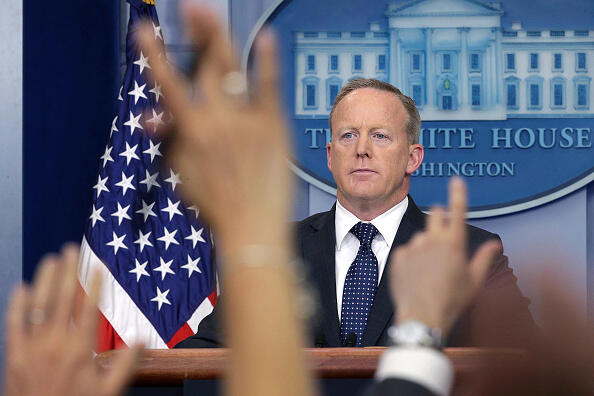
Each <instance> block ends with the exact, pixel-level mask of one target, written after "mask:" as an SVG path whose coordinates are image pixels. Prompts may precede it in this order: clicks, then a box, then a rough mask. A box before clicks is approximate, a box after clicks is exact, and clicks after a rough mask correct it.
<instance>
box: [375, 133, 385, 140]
mask: <svg viewBox="0 0 594 396" xmlns="http://www.w3.org/2000/svg"><path fill="white" fill-rule="evenodd" d="M375 137H376V138H378V139H385V138H387V136H386V135H384V134H383V133H376V134H375Z"/></svg>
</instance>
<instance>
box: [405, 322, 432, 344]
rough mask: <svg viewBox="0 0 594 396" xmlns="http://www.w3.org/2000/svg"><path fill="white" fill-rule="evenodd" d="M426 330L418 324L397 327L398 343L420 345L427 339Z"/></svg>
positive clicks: (408, 323)
mask: <svg viewBox="0 0 594 396" xmlns="http://www.w3.org/2000/svg"><path fill="white" fill-rule="evenodd" d="M427 330H428V329H427V328H426V327H425V326H424V325H422V324H420V323H416V322H407V323H403V324H402V326H398V338H399V341H400V342H402V343H404V344H415V343H421V342H422V341H424V340H425V339H426V338H427V335H428V334H427V333H428V332H427Z"/></svg>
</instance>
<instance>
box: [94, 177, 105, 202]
mask: <svg viewBox="0 0 594 396" xmlns="http://www.w3.org/2000/svg"><path fill="white" fill-rule="evenodd" d="M107 178H108V176H105V179H102V178H101V175H99V176H97V184H95V185H94V186H93V188H94V189H95V190H97V198H99V194H101V191H107V192H109V189H108V188H107V187H105V183H107Z"/></svg>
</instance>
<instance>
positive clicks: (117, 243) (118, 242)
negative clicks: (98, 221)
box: [107, 231, 128, 254]
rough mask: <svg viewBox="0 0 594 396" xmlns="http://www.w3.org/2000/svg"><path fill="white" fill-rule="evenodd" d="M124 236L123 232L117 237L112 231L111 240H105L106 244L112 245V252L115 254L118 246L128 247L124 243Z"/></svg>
mask: <svg viewBox="0 0 594 396" xmlns="http://www.w3.org/2000/svg"><path fill="white" fill-rule="evenodd" d="M124 238H126V234H123V235H122V236H121V237H119V236H117V234H116V233H115V231H113V240H112V241H111V242H107V245H108V246H113V254H117V253H118V249H119V248H122V249H128V247H127V246H126V245H124Z"/></svg>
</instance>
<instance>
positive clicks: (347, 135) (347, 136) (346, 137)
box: [342, 132, 353, 139]
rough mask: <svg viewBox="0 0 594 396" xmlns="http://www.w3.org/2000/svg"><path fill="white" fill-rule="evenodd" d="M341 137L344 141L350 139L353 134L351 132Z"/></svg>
mask: <svg viewBox="0 0 594 396" xmlns="http://www.w3.org/2000/svg"><path fill="white" fill-rule="evenodd" d="M342 137H343V138H345V139H351V138H352V137H353V134H352V133H351V132H347V133H345V134H344V135H342Z"/></svg>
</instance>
